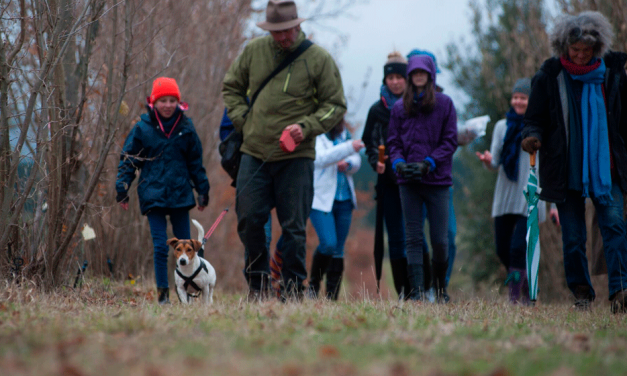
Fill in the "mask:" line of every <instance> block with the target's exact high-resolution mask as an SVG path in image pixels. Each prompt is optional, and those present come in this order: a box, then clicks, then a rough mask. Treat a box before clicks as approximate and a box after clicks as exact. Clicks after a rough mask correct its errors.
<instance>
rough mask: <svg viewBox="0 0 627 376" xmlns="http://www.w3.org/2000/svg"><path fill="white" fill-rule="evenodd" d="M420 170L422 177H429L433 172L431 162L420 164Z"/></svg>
mask: <svg viewBox="0 0 627 376" xmlns="http://www.w3.org/2000/svg"><path fill="white" fill-rule="evenodd" d="M417 164H418V166H419V167H418V168H419V169H420V173H421V174H422V176H425V175H427V174H428V173H429V172H430V171H431V163H429V162H418V163H417Z"/></svg>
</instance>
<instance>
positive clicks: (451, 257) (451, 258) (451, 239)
mask: <svg viewBox="0 0 627 376" xmlns="http://www.w3.org/2000/svg"><path fill="white" fill-rule="evenodd" d="M426 217H427V206H426V204H425V207H424V208H423V214H422V218H423V221H424V220H425V219H426ZM455 236H457V220H456V218H455V208H454V207H453V186H451V187H450V188H449V201H448V268H447V269H446V286H448V282H449V281H450V280H451V274H452V273H453V263H454V262H455V256H456V255H457V245H455ZM422 243H423V245H422V246H423V247H424V251H425V252H427V253H428V252H429V246H428V245H427V241H426V240H425V239H424V238H423V242H422Z"/></svg>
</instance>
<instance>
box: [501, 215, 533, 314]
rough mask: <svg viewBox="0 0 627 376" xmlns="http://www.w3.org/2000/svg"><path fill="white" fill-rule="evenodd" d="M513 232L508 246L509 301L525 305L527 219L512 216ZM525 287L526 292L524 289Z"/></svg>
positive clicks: (527, 290)
mask: <svg viewBox="0 0 627 376" xmlns="http://www.w3.org/2000/svg"><path fill="white" fill-rule="evenodd" d="M512 218H513V219H514V230H513V233H512V240H511V244H510V255H509V263H510V267H509V271H508V272H509V274H508V276H507V281H506V283H509V300H510V302H511V303H513V304H516V303H520V302H523V303H527V302H528V301H529V284H528V283H527V257H526V256H527V217H525V216H524V215H513V216H512ZM525 286H527V289H526V291H525V290H524V287H525Z"/></svg>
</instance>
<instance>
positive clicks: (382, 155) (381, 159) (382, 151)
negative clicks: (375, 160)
mask: <svg viewBox="0 0 627 376" xmlns="http://www.w3.org/2000/svg"><path fill="white" fill-rule="evenodd" d="M379 162H381V163H383V162H385V145H379Z"/></svg>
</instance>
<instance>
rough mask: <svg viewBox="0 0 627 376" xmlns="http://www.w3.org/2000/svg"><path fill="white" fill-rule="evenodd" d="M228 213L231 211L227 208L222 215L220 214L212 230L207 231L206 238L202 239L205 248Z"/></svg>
mask: <svg viewBox="0 0 627 376" xmlns="http://www.w3.org/2000/svg"><path fill="white" fill-rule="evenodd" d="M228 211H229V208H226V209H224V210H222V213H220V215H219V216H218V219H216V221H215V222H213V225H211V228H210V229H209V231H207V233H206V234H205V236H204V237H203V238H202V246H203V247H204V246H205V243H206V242H207V240H209V238H210V237H211V235H212V234H213V232H214V231H215V230H216V228H217V227H218V225H219V224H220V221H221V220H222V218H224V215H225V214H226V212H228Z"/></svg>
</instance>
